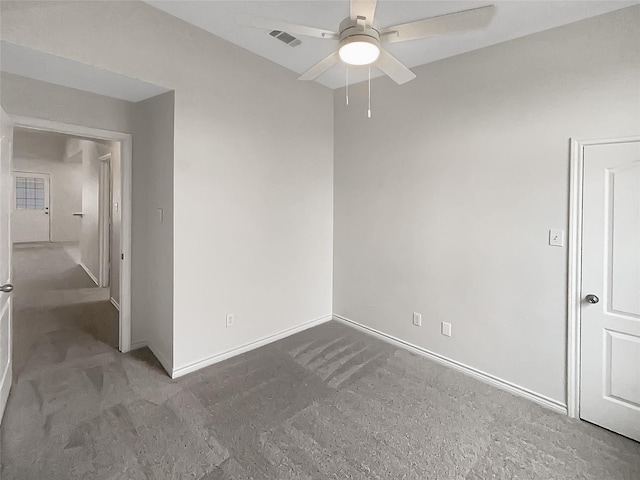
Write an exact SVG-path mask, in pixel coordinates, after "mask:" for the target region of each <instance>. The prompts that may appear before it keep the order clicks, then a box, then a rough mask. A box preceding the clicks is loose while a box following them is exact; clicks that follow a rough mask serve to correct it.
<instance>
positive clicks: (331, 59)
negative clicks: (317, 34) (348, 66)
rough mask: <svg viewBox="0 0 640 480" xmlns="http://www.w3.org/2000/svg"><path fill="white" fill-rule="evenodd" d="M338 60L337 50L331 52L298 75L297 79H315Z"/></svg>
mask: <svg viewBox="0 0 640 480" xmlns="http://www.w3.org/2000/svg"><path fill="white" fill-rule="evenodd" d="M339 60H340V57H339V56H338V52H333V53H332V54H331V55H329V56H328V57H326V58H325V59H324V60H322V61H320V62H319V63H316V64H315V65H314V66H313V67H311V68H310V69H309V70H307V71H306V72H304V73H303V74H302V75H301V76H300V77H298V80H315V79H316V78H318V77H319V76H320V75H322V74H323V73H324V72H326V71H327V70H329V69H330V68H331V67H333V66H334V65H335V64H336V63H338V61H339Z"/></svg>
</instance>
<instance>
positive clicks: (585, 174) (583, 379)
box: [567, 137, 640, 441]
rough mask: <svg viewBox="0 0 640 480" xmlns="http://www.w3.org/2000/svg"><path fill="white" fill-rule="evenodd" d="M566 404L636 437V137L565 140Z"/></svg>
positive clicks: (574, 412)
mask: <svg viewBox="0 0 640 480" xmlns="http://www.w3.org/2000/svg"><path fill="white" fill-rule="evenodd" d="M571 167H572V169H571V177H572V178H571V180H572V183H571V190H572V195H571V200H570V202H571V212H570V227H571V240H570V251H569V345H568V347H569V348H568V354H569V356H568V380H569V382H568V392H567V393H568V407H569V408H568V410H569V415H571V416H572V417H575V418H581V419H583V420H586V421H589V422H591V423H595V424H597V425H600V426H602V427H604V428H607V429H609V430H612V431H615V432H617V433H620V434H622V435H624V436H627V437H629V438H632V439H634V440H636V441H640V249H639V248H638V245H640V137H632V138H622V139H612V140H594V141H580V140H573V141H572V165H571Z"/></svg>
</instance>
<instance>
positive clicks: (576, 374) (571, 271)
mask: <svg viewBox="0 0 640 480" xmlns="http://www.w3.org/2000/svg"><path fill="white" fill-rule="evenodd" d="M637 141H640V136H639V135H634V136H631V137H617V138H605V139H595V140H585V139H576V138H571V165H570V169H569V177H570V184H569V258H568V283H567V414H568V415H569V416H570V417H572V418H580V370H581V367H582V365H581V363H580V326H581V323H580V322H581V310H580V309H581V306H582V295H581V292H582V214H583V209H582V201H583V197H584V191H583V182H584V147H587V146H590V145H608V144H615V143H627V142H637Z"/></svg>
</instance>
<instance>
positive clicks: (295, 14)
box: [145, 0, 640, 88]
mask: <svg viewBox="0 0 640 480" xmlns="http://www.w3.org/2000/svg"><path fill="white" fill-rule="evenodd" d="M145 1H146V3H148V4H150V5H152V6H154V7H156V8H158V9H160V10H163V11H165V12H167V13H169V14H171V15H173V16H175V17H178V18H180V19H182V20H184V21H186V22H188V23H191V24H192V25H195V26H197V27H200V28H202V29H204V30H206V31H208V32H211V33H213V34H215V35H217V36H219V37H222V38H224V39H226V40H228V41H230V42H232V43H235V44H236V45H239V46H241V47H243V48H246V49H247V50H249V51H251V52H253V53H256V54H258V55H260V56H262V57H264V58H266V59H268V60H271V61H272V62H275V63H277V64H279V65H281V66H283V67H285V68H288V69H289V70H292V71H294V72H296V73H299V74H301V73H303V72H305V71H306V70H308V69H309V68H311V67H312V66H313V65H315V64H316V63H318V62H319V61H320V60H322V59H323V58H324V57H326V56H327V55H329V54H330V53H331V52H332V51H334V50H335V48H336V45H337V42H336V41H335V40H333V41H332V40H323V39H317V38H308V37H300V39H301V40H302V45H299V46H297V47H290V46H288V45H286V44H285V43H282V42H281V41H279V40H277V39H276V38H273V37H271V36H269V34H268V32H266V31H262V30H256V29H252V28H248V27H241V26H238V25H237V24H236V22H235V16H236V15H237V14H238V13H248V14H254V15H260V16H264V17H269V18H274V19H281V20H286V21H289V22H293V23H299V24H304V25H310V26H314V27H320V28H324V29H328V30H334V31H336V30H338V25H339V23H340V21H341V20H342V19H344V18H345V17H347V16H349V2H348V0H338V1H336V0H289V1H273V0H254V1H244V0H233V1H228V0H227V1H211V0H209V1H192V0H181V1H178V0H173V1H167V0H145ZM637 3H640V1H639V0H631V1H617V0H607V1H592V0H589V1H585V0H582V1H576V0H572V1H557V0H535V1H529V0H510V1H491V0H487V1H430V0H429V1H427V0H413V1H411V0H378V6H377V9H376V14H375V19H376V21H377V23H378V24H379V26H381V27H386V26H390V25H396V24H399V23H405V22H410V21H414V20H419V19H422V18H427V17H433V16H437V15H443V14H446V13H452V12H456V11H460V10H465V9H469V8H476V7H480V6H484V5H496V14H495V17H494V19H493V21H492V23H491V24H490V25H489V27H488V28H487V29H485V30H482V31H476V32H469V33H463V34H451V35H446V36H442V37H436V38H430V39H424V40H413V41H408V42H403V43H395V44H389V45H387V46H386V48H387V49H388V51H389V52H390V53H391V54H392V55H394V56H395V57H396V58H397V59H398V60H400V61H401V62H402V63H404V64H405V65H407V66H408V67H415V66H417V65H423V64H425V63H429V62H433V61H436V60H440V59H442V58H446V57H451V56H453V55H458V54H460V53H464V52H468V51H471V50H475V49H478V48H482V47H486V46H489V45H493V44H496V43H501V42H505V41H507V40H512V39H514V38H518V37H522V36H525V35H529V34H532V33H535V32H540V31H542V30H547V29H549V28H553V27H558V26H560V25H565V24H567V23H572V22H576V21H578V20H582V19H584V18H588V17H593V16H596V15H600V14H603V13H607V12H610V11H614V10H618V9H620V8H624V7H627V6H631V5H634V4H637ZM354 70H355V68H354V67H350V69H349V77H350V82H349V83H356V82H359V81H362V80H365V79H366V75H367V71H366V67H364V68H363V67H361V68H360V69H358V71H354ZM371 75H372V76H373V77H375V76H379V75H381V72H379V71H378V70H377V69H375V68H374V69H372V72H371ZM317 81H318V82H320V83H322V84H323V85H326V86H327V87H329V88H338V87H342V86H344V84H345V68H344V66H343V65H342V64H341V65H338V66H335V67H333V68H332V69H330V70H329V71H328V72H326V73H324V74H323V75H322V76H320V77H319V78H318V79H317Z"/></svg>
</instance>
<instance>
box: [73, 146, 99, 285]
mask: <svg viewBox="0 0 640 480" xmlns="http://www.w3.org/2000/svg"><path fill="white" fill-rule="evenodd" d="M69 144H71V145H74V144H77V145H78V147H79V148H78V149H76V148H71V149H67V150H70V151H75V150H79V151H80V152H81V156H82V209H81V212H82V226H81V228H80V258H81V261H82V264H83V265H84V267H85V268H86V269H87V270H89V271H90V272H91V273H92V274H93V277H94V279H99V278H100V227H99V220H100V219H99V199H100V159H99V157H100V156H101V152H99V151H98V147H99V145H98V144H97V143H96V142H92V141H90V140H76V139H72V140H69Z"/></svg>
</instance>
